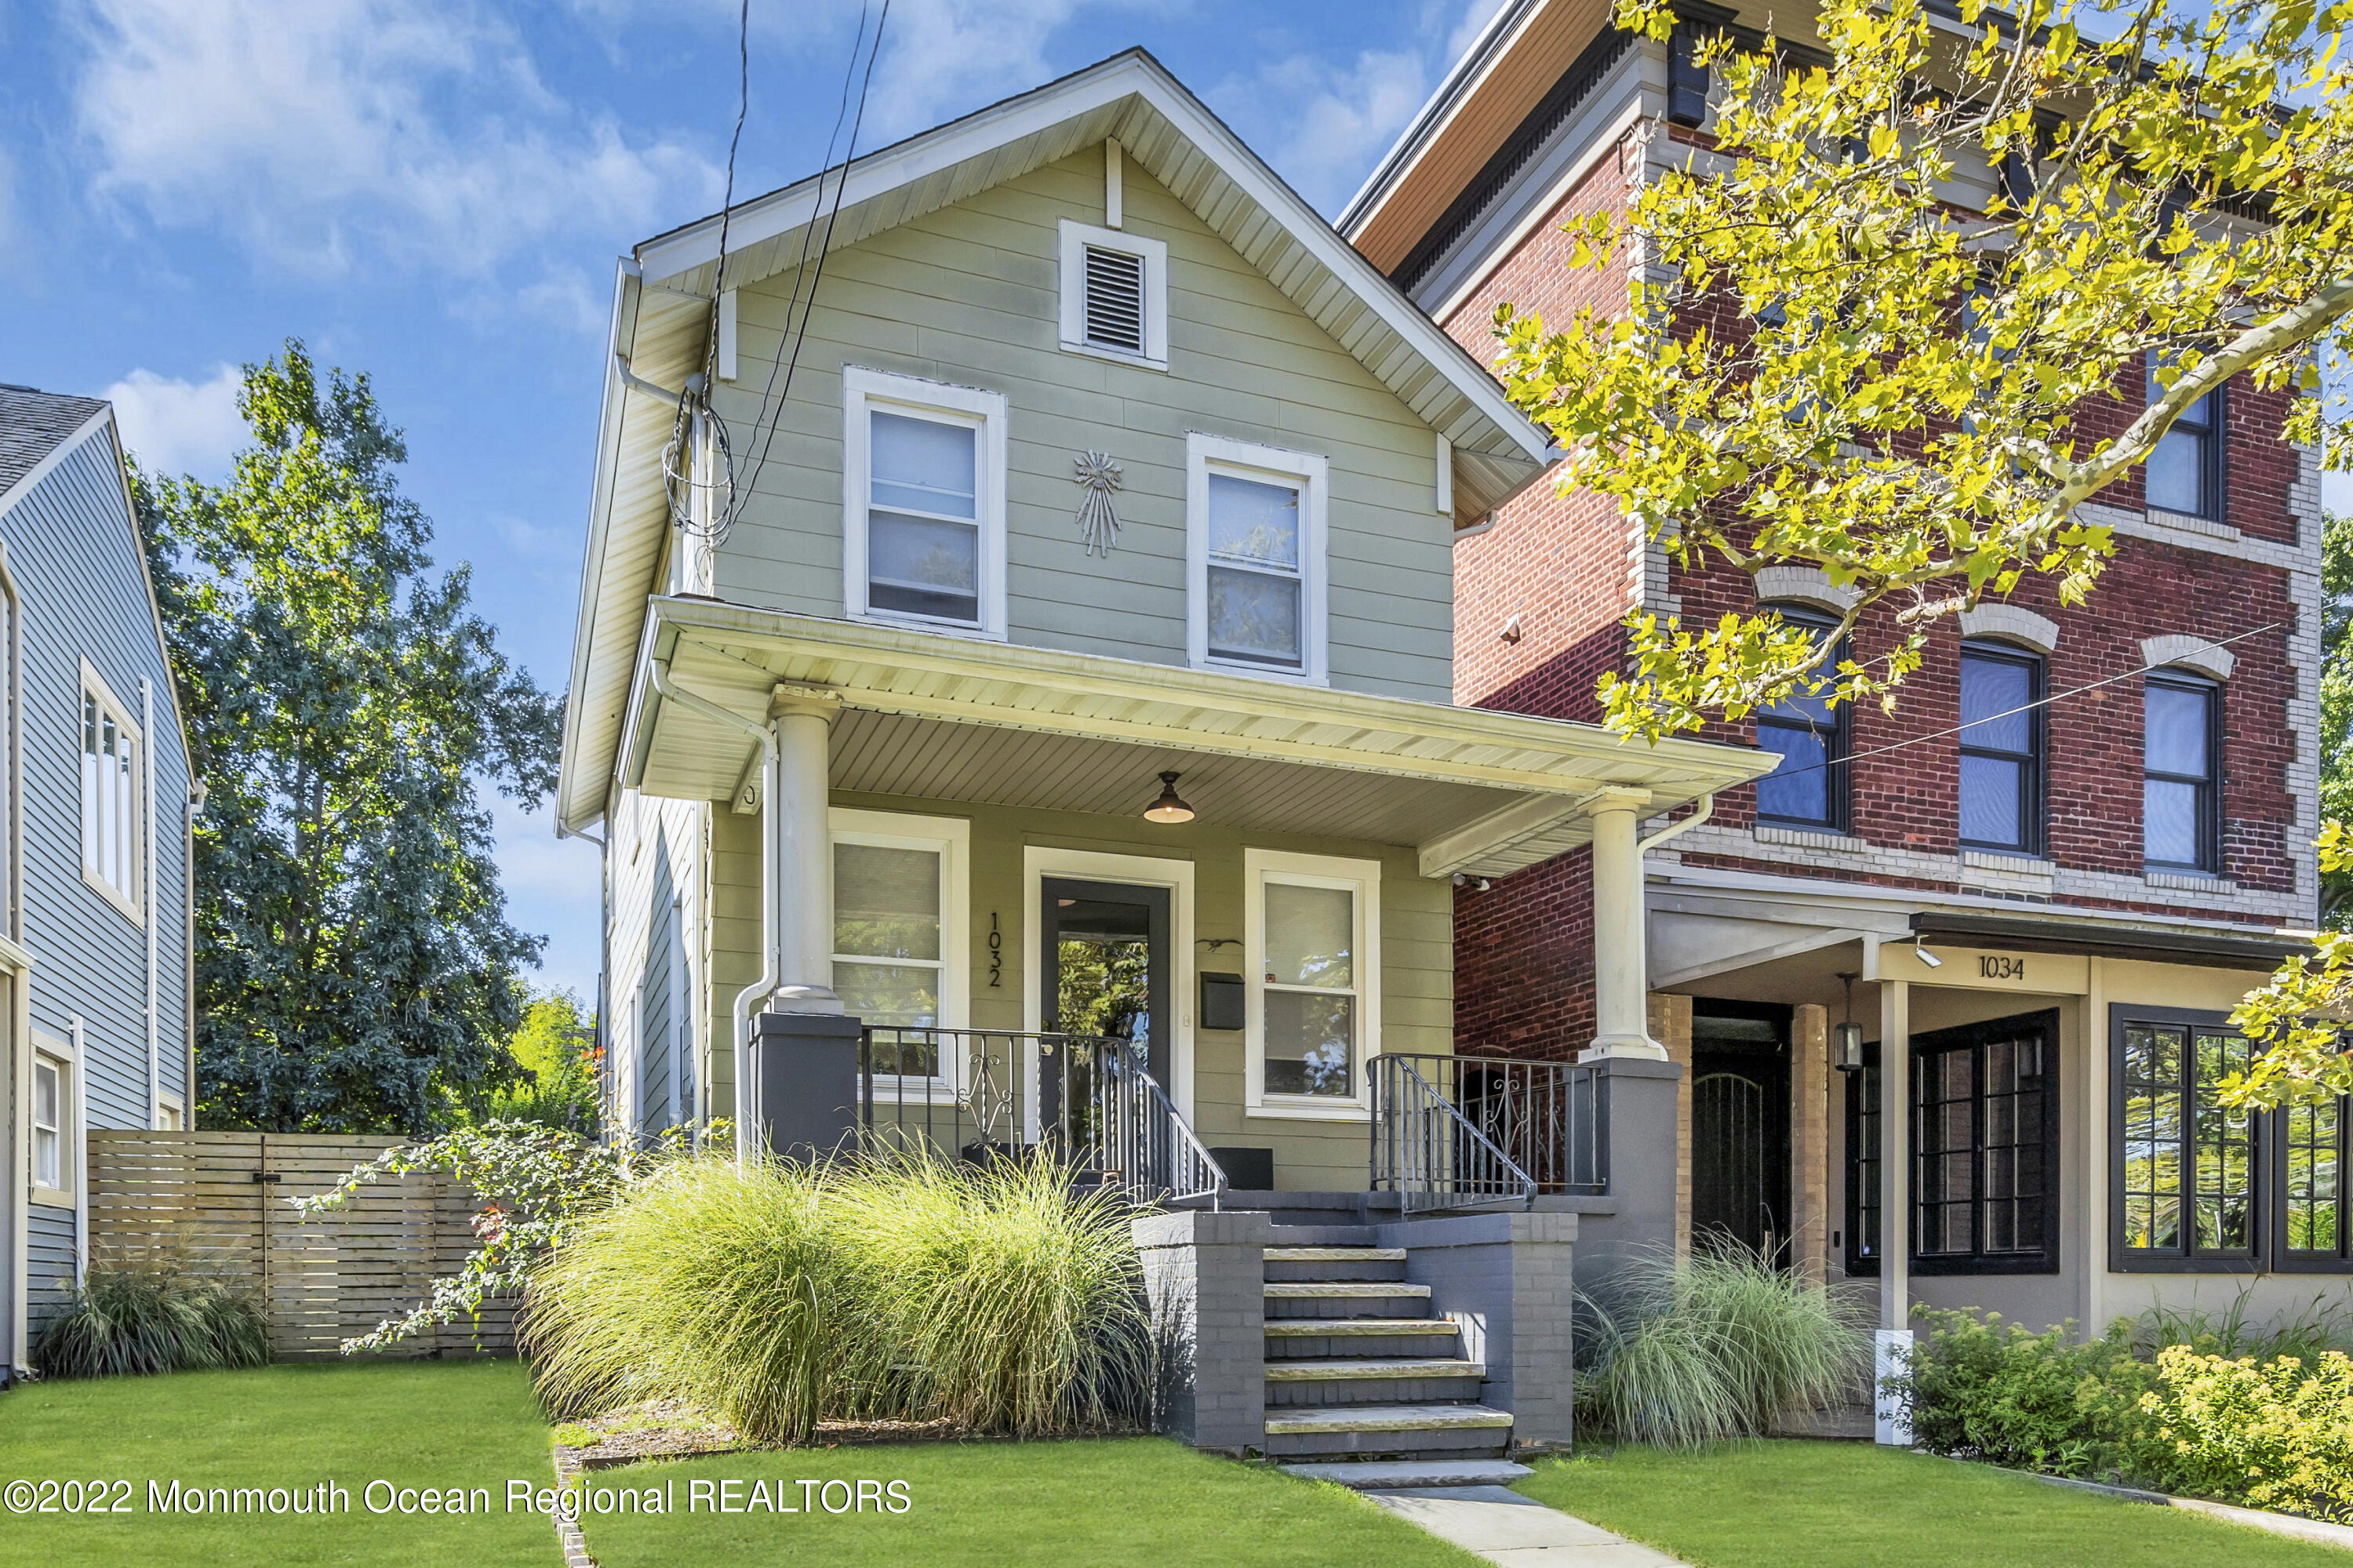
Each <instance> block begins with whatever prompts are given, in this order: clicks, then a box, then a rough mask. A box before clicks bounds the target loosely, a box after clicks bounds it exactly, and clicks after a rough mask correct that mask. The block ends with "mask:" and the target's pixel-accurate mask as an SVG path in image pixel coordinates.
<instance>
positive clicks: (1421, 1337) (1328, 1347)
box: [1266, 1333, 1462, 1361]
mask: <svg viewBox="0 0 2353 1568" xmlns="http://www.w3.org/2000/svg"><path fill="white" fill-rule="evenodd" d="M1461 1340H1462V1336H1461V1335H1460V1334H1454V1333H1442V1334H1440V1333H1429V1334H1328V1335H1326V1334H1316V1335H1312V1336H1311V1335H1305V1334H1302V1335H1299V1336H1297V1337H1295V1338H1294V1337H1293V1336H1292V1335H1289V1334H1282V1335H1275V1336H1271V1337H1270V1338H1269V1339H1268V1340H1267V1341H1266V1359H1267V1360H1268V1361H1331V1360H1335V1359H1339V1360H1350V1361H1361V1360H1364V1359H1366V1358H1367V1357H1372V1356H1410V1357H1412V1358H1413V1359H1415V1360H1417V1361H1425V1360H1432V1359H1435V1358H1437V1357H1440V1356H1451V1355H1453V1354H1455V1353H1456V1352H1457V1351H1460V1350H1461Z"/></svg>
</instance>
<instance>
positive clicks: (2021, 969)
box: [1978, 953, 2026, 980]
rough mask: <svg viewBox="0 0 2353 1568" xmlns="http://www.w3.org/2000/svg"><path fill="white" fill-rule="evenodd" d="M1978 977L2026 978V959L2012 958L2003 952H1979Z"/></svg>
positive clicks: (1986, 978) (1990, 978)
mask: <svg viewBox="0 0 2353 1568" xmlns="http://www.w3.org/2000/svg"><path fill="white" fill-rule="evenodd" d="M2025 978H2026V960H2025V959H2013V958H2010V957H2009V956H2008V955H2007V954H2003V953H1979V954H1978V979H1979V980H2024V979H2025Z"/></svg>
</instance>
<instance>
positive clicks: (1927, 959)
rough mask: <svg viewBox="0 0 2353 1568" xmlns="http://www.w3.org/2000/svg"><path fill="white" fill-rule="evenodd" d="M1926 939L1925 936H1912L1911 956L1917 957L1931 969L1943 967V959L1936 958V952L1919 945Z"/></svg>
mask: <svg viewBox="0 0 2353 1568" xmlns="http://www.w3.org/2000/svg"><path fill="white" fill-rule="evenodd" d="M1926 940H1927V938H1925V937H1915V938H1912V956H1913V957H1914V958H1915V959H1919V960H1920V961H1921V962H1922V963H1924V964H1926V965H1927V966H1928V967H1929V968H1930V969H1943V968H1944V967H1945V960H1944V959H1940V958H1938V957H1937V956H1936V954H1934V953H1932V952H1930V951H1929V950H1928V949H1927V948H1925V947H1923V946H1922V945H1921V944H1922V943H1923V942H1925V941H1926Z"/></svg>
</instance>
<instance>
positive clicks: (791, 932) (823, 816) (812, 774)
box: [762, 691, 841, 1013]
mask: <svg viewBox="0 0 2353 1568" xmlns="http://www.w3.org/2000/svg"><path fill="white" fill-rule="evenodd" d="M840 711H841V705H840V704H839V702H837V701H835V700H833V699H832V698H830V697H827V696H823V695H820V694H814V693H811V694H798V693H790V692H785V691H779V692H777V693H776V694H775V695H774V696H773V697H771V698H770V699H769V702H768V722H769V723H770V724H771V725H773V726H775V728H776V760H775V761H774V762H772V763H771V764H770V765H769V767H770V775H769V778H768V779H767V780H766V789H767V790H768V800H769V810H768V811H767V813H766V818H767V821H768V824H769V829H768V833H767V839H768V842H767V843H766V845H765V849H766V851H767V860H768V866H767V870H768V874H767V875H766V876H765V877H764V878H763V879H762V880H763V881H764V882H765V885H766V892H767V895H768V898H769V900H770V902H769V911H768V915H769V926H768V929H769V930H770V931H771V932H773V933H774V935H775V940H776V977H777V985H776V993H775V994H774V995H773V996H771V997H770V998H769V999H768V1002H767V1006H766V1007H765V1009H764V1011H765V1012H829V1013H839V1012H841V1001H840V999H839V997H837V996H835V995H834V994H833V850H832V835H831V832H830V829H829V828H828V821H827V814H828V807H829V803H830V791H831V787H832V786H831V779H830V777H829V767H830V763H831V760H832V739H833V720H834V715H836V714H838V713H839V712H840Z"/></svg>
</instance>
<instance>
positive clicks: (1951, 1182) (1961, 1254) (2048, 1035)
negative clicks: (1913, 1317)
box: [1912, 1012, 2059, 1275]
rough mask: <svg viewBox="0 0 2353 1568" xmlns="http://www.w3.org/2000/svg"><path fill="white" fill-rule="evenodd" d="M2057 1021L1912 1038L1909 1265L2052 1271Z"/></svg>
mask: <svg viewBox="0 0 2353 1568" xmlns="http://www.w3.org/2000/svg"><path fill="white" fill-rule="evenodd" d="M2058 1046H2059V1015H2058V1013H2057V1012H2036V1013H2027V1014H2023V1015H2021V1016H2019V1017H2015V1018H1998V1019H1993V1020H1990V1021H1989V1022H1984V1023H1972V1024H1968V1025H1966V1026H1964V1027H1962V1028H1959V1029H1946V1030H1939V1031H1938V1032H1936V1033H1933V1034H1924V1035H1920V1036H1917V1037H1915V1039H1914V1040H1913V1042H1912V1053H1913V1059H1912V1073H1913V1084H1914V1088H1913V1094H1912V1150H1913V1154H1912V1178H1913V1193H1912V1267H1913V1270H1914V1272H1915V1273H1918V1274H1924V1275H1927V1274H2052V1273H2056V1272H2057V1271H2058V1268H2059V1196H2058V1175H2059V1082H2058V1077H2059V1050H2058Z"/></svg>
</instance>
